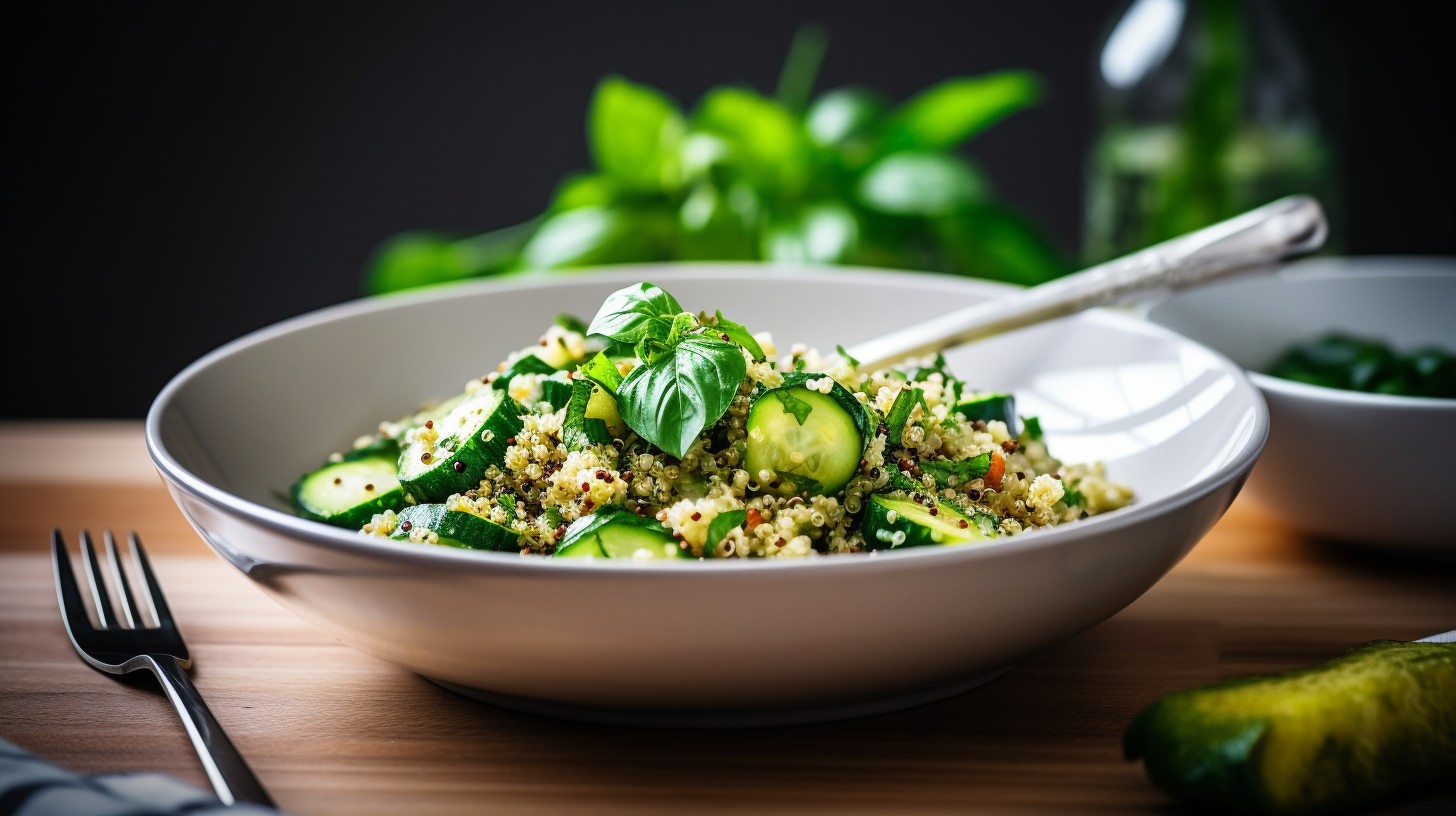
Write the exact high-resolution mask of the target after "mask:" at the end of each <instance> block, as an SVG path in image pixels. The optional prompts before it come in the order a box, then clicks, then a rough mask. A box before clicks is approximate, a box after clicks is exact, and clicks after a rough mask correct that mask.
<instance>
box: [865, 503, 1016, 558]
mask: <svg viewBox="0 0 1456 816" xmlns="http://www.w3.org/2000/svg"><path fill="white" fill-rule="evenodd" d="M930 501H931V502H933V504H932V505H931V507H926V506H925V505H924V504H922V503H920V502H918V501H916V500H914V499H909V498H905V499H896V498H891V497H889V496H884V495H879V494H876V495H874V496H871V497H870V500H869V504H868V505H867V506H866V510H865V519H864V536H865V543H866V544H867V545H868V546H869V547H871V548H872V549H877V550H879V549H900V548H903V547H924V546H930V545H940V544H972V543H976V542H982V541H989V540H990V539H992V538H995V537H996V519H995V517H994V516H991V515H990V514H988V513H973V514H970V515H967V514H966V513H964V512H962V511H961V509H960V508H959V507H956V506H955V505H953V504H950V503H949V502H945V501H941V500H940V499H930ZM932 508H934V512H932Z"/></svg>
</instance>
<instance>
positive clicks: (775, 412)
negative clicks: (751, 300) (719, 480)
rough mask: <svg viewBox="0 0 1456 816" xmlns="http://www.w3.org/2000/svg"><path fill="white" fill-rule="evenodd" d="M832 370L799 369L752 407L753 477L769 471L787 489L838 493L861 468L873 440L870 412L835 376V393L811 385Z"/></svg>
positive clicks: (749, 451) (747, 457) (749, 450)
mask: <svg viewBox="0 0 1456 816" xmlns="http://www.w3.org/2000/svg"><path fill="white" fill-rule="evenodd" d="M828 376H829V375H827V374H807V373H793V374H787V375H785V376H784V383H783V385H780V386H778V387H777V388H771V389H769V390H767V391H764V392H763V393H762V394H760V395H759V397H758V399H756V400H754V403H753V405H752V407H750V408H749V409H748V423H747V430H748V440H747V443H746V445H747V447H746V450H745V452H744V457H743V463H744V468H745V469H746V470H747V471H748V472H749V473H750V474H751V475H752V477H753V478H755V479H759V478H761V476H760V474H761V473H762V472H763V471H769V472H770V473H771V474H772V475H773V476H774V477H777V479H778V487H777V488H769V487H768V485H766V484H765V485H764V486H763V489H764V490H765V491H773V490H776V491H777V492H780V493H782V494H784V495H795V494H814V495H826V496H827V495H832V494H834V493H836V492H838V491H839V490H840V489H841V488H843V487H844V486H845V485H846V484H848V483H849V480H850V479H852V478H854V474H855V473H856V472H857V471H858V470H859V462H860V457H861V456H862V455H863V454H864V451H865V447H866V446H867V445H868V444H869V440H870V434H871V433H873V429H872V428H871V427H870V420H869V414H867V413H866V412H865V410H864V407H863V406H861V405H860V404H859V401H858V400H856V399H855V398H854V395H853V394H851V393H849V391H848V390H847V389H845V387H844V386H842V385H840V384H839V383H837V382H834V381H833V380H830V382H831V383H833V385H832V386H831V388H830V390H829V393H827V394H824V393H820V392H819V391H817V390H814V389H811V388H808V387H807V386H806V385H805V383H807V382H810V381H813V382H820V381H822V380H823V379H827V378H828Z"/></svg>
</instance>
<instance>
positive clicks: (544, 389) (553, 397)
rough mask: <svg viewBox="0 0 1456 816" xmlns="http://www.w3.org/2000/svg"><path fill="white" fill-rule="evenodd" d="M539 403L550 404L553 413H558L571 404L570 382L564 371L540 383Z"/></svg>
mask: <svg viewBox="0 0 1456 816" xmlns="http://www.w3.org/2000/svg"><path fill="white" fill-rule="evenodd" d="M541 401H542V402H546V403H550V405H551V410H553V411H560V410H561V409H562V408H565V407H566V406H567V404H568V403H570V402H571V380H570V379H568V378H567V376H566V372H565V371H558V372H556V373H555V374H552V375H551V377H550V378H548V379H545V380H542V381H541Z"/></svg>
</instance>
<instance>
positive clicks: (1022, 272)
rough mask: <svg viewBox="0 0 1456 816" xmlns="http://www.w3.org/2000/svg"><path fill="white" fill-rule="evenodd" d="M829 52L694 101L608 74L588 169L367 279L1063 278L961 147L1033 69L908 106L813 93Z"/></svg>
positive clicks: (1055, 260)
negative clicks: (837, 270)
mask: <svg viewBox="0 0 1456 816" xmlns="http://www.w3.org/2000/svg"><path fill="white" fill-rule="evenodd" d="M823 50H824V41H823V38H822V36H821V35H820V34H819V33H818V32H817V30H816V29H805V30H804V31H801V32H800V34H799V36H798V37H796V38H795V41H794V44H793V46H792V47H791V49H790V53H789V58H788V61H787V63H786V65H785V68H784V71H783V75H782V76H781V78H780V81H779V85H778V88H777V91H776V93H775V95H774V96H773V97H768V96H764V95H762V94H759V93H757V92H755V91H754V90H752V89H749V88H746V87H739V86H719V87H714V88H711V89H710V90H709V91H708V92H707V93H706V94H705V95H704V96H703V98H702V99H701V100H699V102H698V104H697V105H696V106H695V107H694V108H692V109H691V110H690V111H684V110H683V109H682V108H681V107H680V106H679V105H678V104H677V103H676V102H675V101H674V100H672V99H671V98H669V97H667V96H666V95H664V94H663V93H661V92H659V91H657V90H655V89H653V88H651V87H648V86H646V85H642V84H639V83H636V82H633V81H630V80H628V79H626V78H624V77H621V76H615V75H612V76H607V77H605V78H604V79H602V80H601V82H600V83H599V84H598V85H597V88H596V91H595V93H594V95H593V98H592V101H591V105H590V110H589V111H588V113H587V135H588V139H589V147H590V152H591V156H592V160H593V162H594V165H595V167H594V169H593V170H592V171H590V172H587V173H583V174H580V175H575V176H571V177H568V178H566V179H565V180H564V181H563V182H562V183H561V184H560V185H559V187H558V188H557V190H556V192H555V195H554V197H553V200H552V201H551V203H550V206H549V207H548V208H547V209H546V211H545V212H544V213H542V214H541V215H540V216H538V217H537V218H535V219H532V220H531V221H529V222H527V223H524V224H520V225H516V226H512V227H508V228H505V229H500V230H496V231H493V232H487V233H484V234H482V235H475V236H470V237H464V238H460V237H455V236H445V235H440V234H435V233H428V232H414V233H405V234H402V235H399V236H396V237H395V238H393V239H391V240H390V241H388V242H387V243H386V244H385V245H384V246H382V247H381V248H380V250H379V251H378V253H377V254H376V255H375V257H374V259H373V260H372V262H371V264H370V267H369V269H368V270H367V280H366V288H367V289H368V290H369V291H370V292H372V293H382V292H390V291H397V290H402V289H408V288H412V287H416V286H422V285H427V284H432V283H440V282H444V281H451V280H459V279H464V278H472V277H482V276H489V275H501V274H511V273H519V272H523V271H532V270H548V269H561V268H573V267H588V266H598V265H603V264H613V263H629V262H646V261H670V260H679V261H695V260H724V261H800V262H809V263H821V264H855V265H864V266H879V267H894V268H904V269H919V270H931V271H939V272H948V273H955V274H961V275H970V276H975V277H981V278H990V279H996V280H1004V281H1011V282H1015V283H1021V284H1028V285H1029V284H1036V283H1040V282H1042V281H1045V280H1049V279H1051V278H1054V277H1057V276H1058V275H1061V274H1064V273H1065V272H1067V271H1068V269H1069V267H1068V264H1067V262H1066V259H1065V258H1063V257H1062V255H1061V254H1060V253H1059V252H1058V250H1057V249H1056V248H1055V247H1054V246H1053V245H1052V243H1051V242H1050V241H1049V240H1048V239H1047V238H1046V236H1045V235H1044V234H1043V233H1042V232H1041V231H1040V230H1039V229H1038V228H1037V227H1036V226H1035V225H1034V224H1032V223H1031V222H1029V221H1028V220H1027V219H1026V218H1024V217H1022V216H1021V215H1019V214H1017V213H1016V212H1014V211H1013V210H1012V209H1011V208H1009V207H1007V206H1006V205H1004V204H1003V203H1000V202H998V201H997V200H996V198H995V196H994V195H993V193H992V191H991V188H990V185H989V184H988V182H987V179H986V176H985V174H984V173H983V172H982V171H981V170H980V169H979V168H978V167H977V166H976V164H975V163H974V162H973V161H972V160H971V159H969V158H967V157H966V156H965V155H963V154H962V153H961V152H960V150H959V148H960V147H961V146H962V145H963V144H964V143H965V142H966V141H967V140H969V139H971V138H972V137H974V136H976V135H977V134H979V133H981V132H982V131H984V130H986V129H987V128H989V127H991V126H993V125H995V124H996V123H997V122H999V121H1001V120H1002V119H1004V118H1005V117H1007V116H1009V115H1011V114H1013V113H1015V112H1016V111H1018V110H1021V109H1023V108H1025V107H1027V106H1030V105H1032V104H1034V103H1036V102H1037V100H1038V98H1039V97H1040V93H1041V85H1040V81H1039V80H1038V78H1037V77H1036V76H1035V75H1033V74H1031V73H1028V72H1026V71H1018V70H1006V71H998V72H994V73H989V74H984V75H980V76H967V77H956V78H951V79H947V80H945V81H942V82H939V83H937V84H935V85H933V86H931V87H929V88H927V89H925V90H924V91H922V92H921V93H919V94H918V95H916V96H914V97H913V98H911V99H909V100H908V101H906V102H904V103H903V104H899V105H893V104H891V103H890V102H889V101H888V100H886V99H885V98H883V97H882V96H881V95H879V94H877V93H874V92H872V91H869V90H865V89H860V88H841V89H837V90H831V91H828V92H826V93H823V94H822V95H819V96H818V97H817V98H813V99H812V100H811V99H810V89H811V87H812V85H813V77H814V74H815V72H816V71H817V68H818V63H819V60H820V58H821V57H822V55H823Z"/></svg>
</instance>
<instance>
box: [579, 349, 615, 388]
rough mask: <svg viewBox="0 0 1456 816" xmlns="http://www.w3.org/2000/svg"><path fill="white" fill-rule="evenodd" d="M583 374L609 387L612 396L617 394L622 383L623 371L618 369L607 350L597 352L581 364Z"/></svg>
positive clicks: (598, 383) (602, 385)
mask: <svg viewBox="0 0 1456 816" xmlns="http://www.w3.org/2000/svg"><path fill="white" fill-rule="evenodd" d="M581 373H582V376H584V377H586V378H587V379H589V380H591V381H592V382H594V383H596V384H597V385H600V386H601V387H603V388H605V389H607V392H608V393H610V394H611V395H612V396H616V395H617V386H619V385H621V384H622V372H620V371H618V370H617V364H616V363H614V362H612V360H611V358H610V357H608V356H607V355H606V353H605V352H597V355H596V356H595V357H593V358H591V359H590V360H587V361H586V362H584V363H582V364H581Z"/></svg>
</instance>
